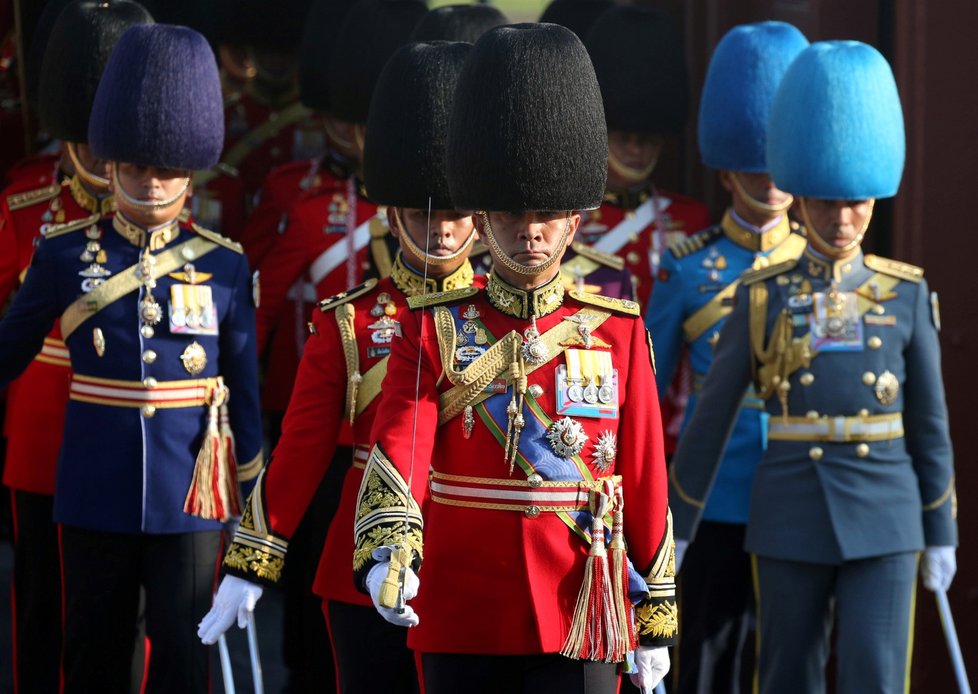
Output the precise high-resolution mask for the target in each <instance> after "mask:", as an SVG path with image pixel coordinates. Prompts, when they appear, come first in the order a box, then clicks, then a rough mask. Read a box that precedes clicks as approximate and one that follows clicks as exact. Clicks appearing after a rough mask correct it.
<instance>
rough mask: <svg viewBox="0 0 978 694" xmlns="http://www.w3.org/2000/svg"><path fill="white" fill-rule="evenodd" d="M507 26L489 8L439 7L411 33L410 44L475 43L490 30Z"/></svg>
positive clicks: (473, 6)
mask: <svg viewBox="0 0 978 694" xmlns="http://www.w3.org/2000/svg"><path fill="white" fill-rule="evenodd" d="M503 24H509V19H507V18H506V15H504V14H503V13H502V12H500V11H499V10H497V9H496V8H495V7H492V6H491V5H443V6H442V7H438V8H435V9H433V10H431V11H429V12H428V13H427V14H426V15H425V16H424V17H422V18H421V21H420V22H418V24H417V25H416V26H415V27H414V31H413V32H411V40H412V41H465V42H466V43H475V42H476V41H477V40H478V39H479V37H480V36H482V35H483V34H484V33H486V32H487V31H489V30H490V29H492V28H494V27H498V26H502V25H503Z"/></svg>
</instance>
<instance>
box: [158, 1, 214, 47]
mask: <svg viewBox="0 0 978 694" xmlns="http://www.w3.org/2000/svg"><path fill="white" fill-rule="evenodd" d="M141 4H142V5H143V6H144V7H145V8H146V9H147V10H148V11H149V13H150V14H151V15H153V18H154V19H155V20H156V21H157V22H159V23H161V24H179V25H180V26H185V27H190V28H191V29H193V30H194V31H199V32H200V33H201V34H203V35H204V36H205V37H207V40H208V41H213V40H214V38H215V35H216V32H217V30H218V26H219V24H218V22H219V21H220V20H221V19H223V17H221V15H220V12H219V6H218V3H217V0H141Z"/></svg>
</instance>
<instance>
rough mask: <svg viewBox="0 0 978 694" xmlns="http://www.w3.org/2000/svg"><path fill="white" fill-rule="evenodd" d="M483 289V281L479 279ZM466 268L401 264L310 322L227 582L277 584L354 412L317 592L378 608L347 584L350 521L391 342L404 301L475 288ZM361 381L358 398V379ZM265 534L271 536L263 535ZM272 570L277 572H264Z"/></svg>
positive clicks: (325, 305)
mask: <svg viewBox="0 0 978 694" xmlns="http://www.w3.org/2000/svg"><path fill="white" fill-rule="evenodd" d="M474 279H475V281H476V282H477V283H478V284H479V285H481V284H483V283H484V282H483V280H482V278H481V277H480V278H474ZM472 282H473V274H472V267H471V265H469V263H468V262H467V261H466V263H465V264H464V265H463V266H462V267H461V268H459V269H458V270H456V271H455V272H454V273H452V274H451V275H449V276H447V277H443V278H439V279H437V280H436V279H433V278H429V279H428V284H427V287H426V286H425V281H424V279H423V278H422V277H421V276H420V275H418V274H417V273H415V272H414V271H412V270H411V269H410V268H409V267H408V266H406V265H405V264H404V263H403V262H401V259H400V256H398V258H397V259H396V260H395V264H394V271H393V272H392V275H391V277H388V278H385V279H382V280H379V281H378V280H376V279H370V280H368V281H367V282H366V283H364V284H363V285H361V286H359V287H356V288H354V289H350V290H348V291H346V292H342V293H341V294H338V295H336V296H333V297H330V298H329V299H326V300H324V301H322V302H320V304H319V309H320V310H317V311H314V312H313V317H312V330H311V332H312V334H311V335H310V337H309V340H308V341H307V343H306V349H305V352H304V353H303V356H302V361H301V363H300V365H299V374H298V378H297V379H296V388H295V390H294V391H293V393H292V400H291V401H290V403H289V409H288V411H287V412H286V415H285V419H284V420H283V422H282V437H281V438H280V439H279V442H278V445H277V446H276V447H275V451H274V452H273V454H272V458H271V461H270V462H269V464H268V466H267V467H266V470H265V472H264V473H263V474H262V477H261V479H260V480H259V483H258V486H257V487H256V488H255V491H253V492H252V495H251V497H250V499H249V501H248V504H247V509H246V512H245V514H244V517H243V518H242V523H241V528H240V530H239V531H238V535H236V536H235V540H234V542H233V543H232V545H231V547H230V548H229V550H228V553H227V556H226V558H225V561H224V565H225V567H226V568H227V570H228V573H231V574H234V575H237V576H241V577H242V578H246V579H248V580H250V581H255V582H258V583H262V584H266V585H267V584H270V583H275V582H277V581H278V578H279V575H280V570H281V566H282V560H283V559H284V557H285V548H286V547H287V545H288V539H289V538H290V537H291V536H292V533H293V532H295V528H296V526H297V525H298V524H299V521H300V520H301V518H302V517H303V515H304V514H305V512H306V509H307V508H308V506H309V503H310V500H311V499H312V497H313V495H314V494H315V491H316V489H317V488H318V487H319V484H320V482H321V480H322V479H323V476H324V475H325V474H326V470H327V468H328V466H329V465H330V463H331V461H332V459H333V451H334V450H335V448H336V446H337V443H338V437H339V432H340V430H341V425H342V423H343V420H348V419H351V416H350V408H351V406H353V407H355V411H354V416H353V417H352V420H353V440H354V442H355V449H354V450H355V453H354V461H353V467H352V468H351V469H350V471H349V472H348V473H347V474H346V477H345V479H344V481H343V491H342V495H341V498H340V504H339V508H338V509H337V512H336V515H335V516H334V517H333V520H332V522H331V524H330V528H329V534H328V535H327V538H326V544H325V547H324V550H323V554H322V561H321V562H320V564H319V570H318V572H317V574H316V580H315V583H314V584H313V590H314V591H315V592H316V593H317V594H318V595H320V596H322V597H323V598H326V599H328V600H338V601H340V602H346V603H352V604H355V605H364V606H370V605H372V603H371V601H370V598H369V597H368V596H366V595H364V594H363V593H361V592H360V591H358V590H357V589H356V587H355V586H354V582H353V580H352V578H351V574H350V552H351V550H352V549H353V518H354V515H355V511H356V498H357V491H358V490H359V489H360V481H361V480H362V478H363V469H364V464H365V460H366V457H367V455H366V454H367V452H368V451H369V449H370V429H371V426H372V425H373V421H374V417H375V415H376V414H377V406H378V403H379V402H380V398H379V397H378V396H379V395H380V384H381V381H382V380H383V377H384V374H385V373H386V369H387V362H388V359H389V354H390V348H391V340H392V339H393V338H394V335H395V333H396V331H397V330H398V326H399V324H400V320H401V318H402V317H403V315H404V314H405V313H406V312H407V297H408V296H414V295H419V294H423V293H428V294H430V293H433V292H439V291H443V290H446V289H455V288H458V287H466V286H469V285H470V284H472ZM354 374H359V375H360V377H361V380H360V381H359V383H358V384H357V387H356V388H355V389H354V388H352V387H351V384H352V382H351V377H352V376H353V375H354ZM259 528H264V529H265V531H264V533H261V532H259V531H258V529H259ZM256 544H258V545H259V546H271V547H273V548H280V549H281V551H280V552H279V551H278V550H277V549H273V550H272V551H270V552H268V555H269V556H268V557H266V558H265V561H264V562H262V561H261V559H259V558H257V557H256V555H255V552H256V551H257V550H256V549H255V547H254V545H256ZM269 566H274V567H276V568H275V569H274V570H268V569H267V568H266V567H269Z"/></svg>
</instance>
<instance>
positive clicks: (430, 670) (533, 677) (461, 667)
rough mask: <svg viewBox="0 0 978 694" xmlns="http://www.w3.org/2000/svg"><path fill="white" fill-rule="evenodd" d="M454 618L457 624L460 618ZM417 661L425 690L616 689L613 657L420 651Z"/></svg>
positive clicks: (592, 693) (586, 693)
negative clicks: (607, 660) (600, 659)
mask: <svg viewBox="0 0 978 694" xmlns="http://www.w3.org/2000/svg"><path fill="white" fill-rule="evenodd" d="M463 618H464V617H462V616H460V618H459V619H460V620H461V619H463ZM488 618H489V619H491V618H492V616H491V615H489V616H488ZM422 619H423V617H422ZM459 624H460V627H461V624H462V622H461V621H460V622H459ZM421 662H422V667H423V669H424V686H425V694H456V693H457V692H465V693H466V694H498V693H499V692H506V693H507V694H551V693H552V694H616V692H617V691H618V665H617V664H616V663H595V662H591V661H585V660H571V659H570V658H565V657H564V656H562V655H559V654H557V653H545V654H541V655H468V654H456V653H423V654H422V655H421Z"/></svg>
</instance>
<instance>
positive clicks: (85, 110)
mask: <svg viewBox="0 0 978 694" xmlns="http://www.w3.org/2000/svg"><path fill="white" fill-rule="evenodd" d="M152 22H153V17H152V16H151V15H150V14H149V12H147V11H146V9H145V8H144V7H143V6H142V5H139V4H137V3H135V2H129V1H128V0H116V1H115V2H108V3H107V2H102V1H101V0H99V1H98V2H95V1H93V0H83V1H82V2H74V3H72V4H70V5H68V6H67V7H66V8H65V9H64V11H63V12H61V14H60V15H59V16H58V19H57V21H56V22H55V24H54V27H53V28H52V29H51V37H50V40H49V42H48V49H47V52H46V53H45V55H44V63H43V65H42V67H41V76H40V81H39V83H38V86H39V90H38V104H37V106H38V118H39V119H40V121H41V124H42V126H43V127H44V129H45V130H46V131H47V133H48V134H49V135H51V137H56V138H60V139H62V140H67V141H69V142H88V117H89V115H90V114H91V111H92V101H94V100H95V90H96V89H98V83H99V79H100V78H101V77H102V71H103V70H104V69H105V65H106V63H108V62H109V54H110V53H111V52H112V49H113V48H114V47H115V44H116V43H117V42H118V41H119V38H120V37H121V36H122V34H123V33H124V32H125V31H126V29H128V28H129V27H131V26H133V25H134V24H151V23H152Z"/></svg>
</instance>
